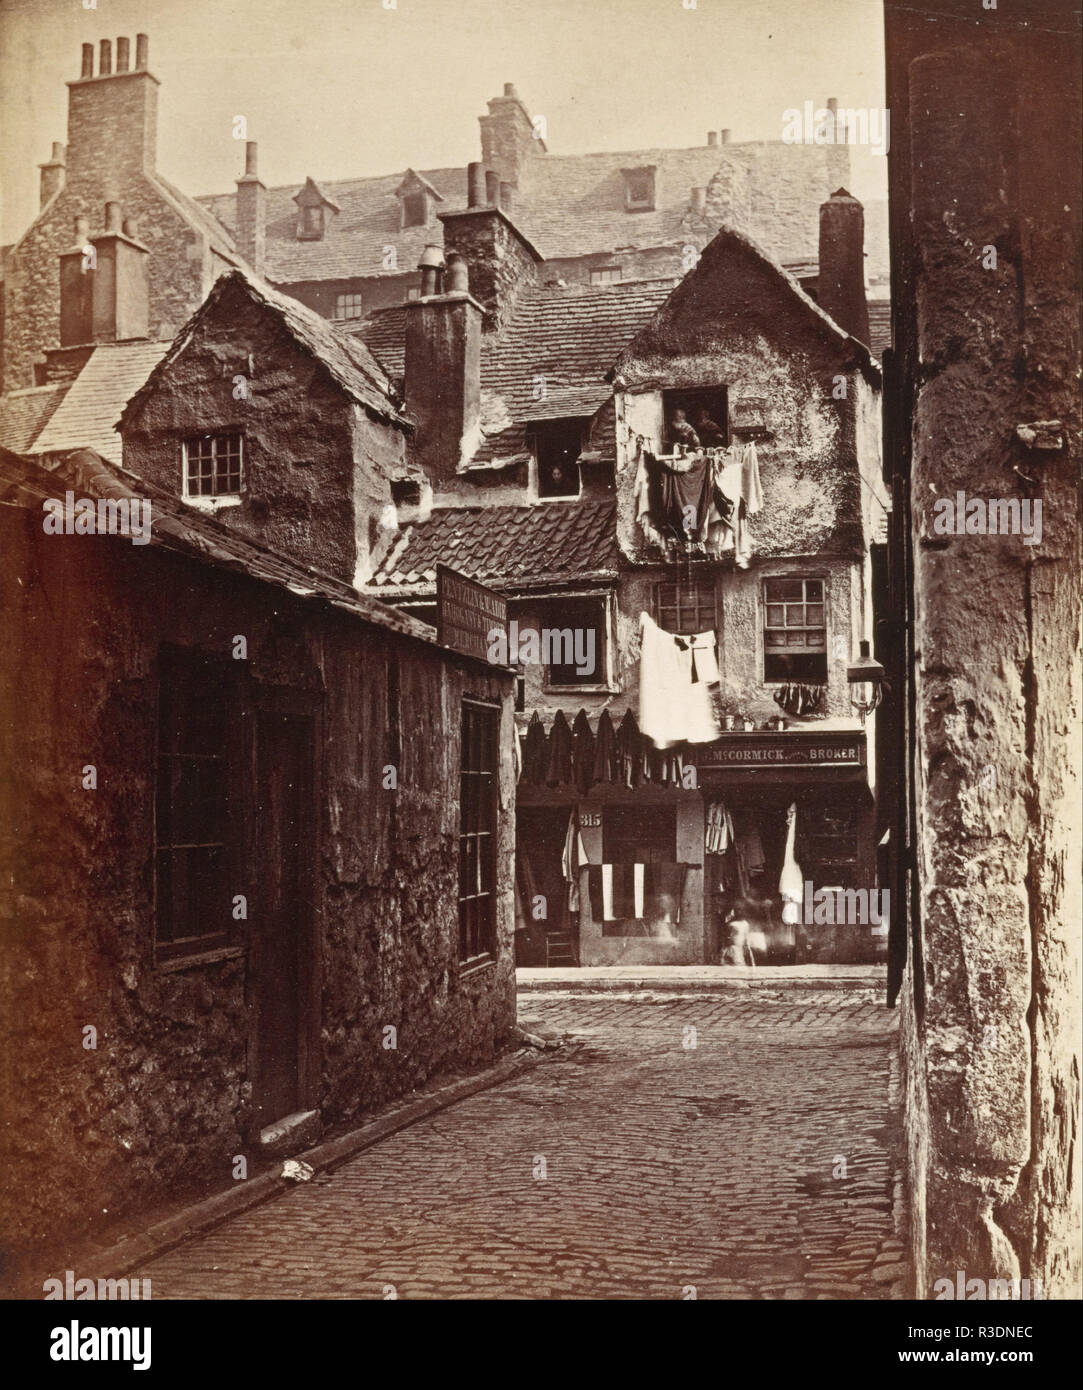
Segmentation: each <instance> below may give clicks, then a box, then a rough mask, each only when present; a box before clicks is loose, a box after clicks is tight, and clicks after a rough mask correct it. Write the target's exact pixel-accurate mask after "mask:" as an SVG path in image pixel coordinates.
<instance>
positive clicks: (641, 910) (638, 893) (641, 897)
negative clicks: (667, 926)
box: [632, 864, 647, 922]
mask: <svg viewBox="0 0 1083 1390" xmlns="http://www.w3.org/2000/svg"><path fill="white" fill-rule="evenodd" d="M646 877H647V866H646V864H633V865H632V916H633V917H634V918H635V919H636V921H637V922H641V921H642V920H643V918H644V917H645V916H646V915H647V909H646V891H645V890H646Z"/></svg>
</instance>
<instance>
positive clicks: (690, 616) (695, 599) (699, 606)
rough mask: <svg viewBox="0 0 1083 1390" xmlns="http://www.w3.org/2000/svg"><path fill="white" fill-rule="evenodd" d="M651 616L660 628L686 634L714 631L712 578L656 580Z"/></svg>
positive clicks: (715, 616)
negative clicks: (679, 581)
mask: <svg viewBox="0 0 1083 1390" xmlns="http://www.w3.org/2000/svg"><path fill="white" fill-rule="evenodd" d="M654 617H655V621H656V622H657V624H658V626H659V627H660V628H661V629H662V630H663V631H664V632H679V633H683V634H684V635H686V636H690V635H691V634H692V633H696V632H714V631H715V629H716V628H717V626H718V610H717V607H716V604H715V586H714V580H713V579H701V580H695V581H694V582H692V583H688V584H656V585H655V586H654Z"/></svg>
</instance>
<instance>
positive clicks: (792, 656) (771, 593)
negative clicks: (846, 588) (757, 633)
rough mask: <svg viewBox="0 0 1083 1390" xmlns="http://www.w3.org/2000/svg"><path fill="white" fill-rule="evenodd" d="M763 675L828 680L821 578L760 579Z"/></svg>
mask: <svg viewBox="0 0 1083 1390" xmlns="http://www.w3.org/2000/svg"><path fill="white" fill-rule="evenodd" d="M763 603H764V620H763V678H764V680H766V681H811V682H817V683H822V682H824V681H826V680H827V618H826V612H827V610H826V608H825V606H824V581H823V580H822V579H805V578H796V577H794V578H790V577H786V578H781V577H779V578H776V579H765V580H764V581H763Z"/></svg>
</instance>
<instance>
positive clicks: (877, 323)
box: [869, 299, 891, 359]
mask: <svg viewBox="0 0 1083 1390" xmlns="http://www.w3.org/2000/svg"><path fill="white" fill-rule="evenodd" d="M890 346H891V300H890V299H870V300H869V347H870V348H872V355H873V356H874V357H879V358H881V359H882V358H883V355H884V353H885V351H886V350H887V349H888V348H889V347H890Z"/></svg>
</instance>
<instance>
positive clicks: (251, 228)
mask: <svg viewBox="0 0 1083 1390" xmlns="http://www.w3.org/2000/svg"><path fill="white" fill-rule="evenodd" d="M258 161H259V146H258V145H257V144H256V141H255V140H249V141H247V142H246V144H245V147H244V173H243V174H242V175H241V177H240V178H239V179H238V180H237V250H238V251H239V252H240V253H241V255H242V256H243V257H244V258H245V260H246V261H247V262H248V264H249V265H250V266H251V267H252V269H253V270H254V271H255V272H256V274H257V275H262V274H263V271H264V265H265V263H266V259H267V189H266V188H265V187H264V185H263V182H262V181H261V179H260V177H259V163H258Z"/></svg>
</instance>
